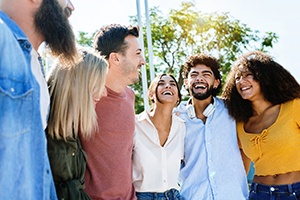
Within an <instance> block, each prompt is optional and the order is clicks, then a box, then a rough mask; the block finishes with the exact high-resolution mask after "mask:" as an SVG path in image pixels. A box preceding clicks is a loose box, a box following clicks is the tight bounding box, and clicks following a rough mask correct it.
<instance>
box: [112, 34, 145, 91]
mask: <svg viewBox="0 0 300 200" xmlns="http://www.w3.org/2000/svg"><path fill="white" fill-rule="evenodd" d="M125 42H126V43H127V49H126V51H125V55H123V54H122V53H121V52H120V53H118V54H119V55H118V59H119V60H120V62H121V63H122V68H121V70H122V73H123V76H124V77H125V78H127V79H128V85H130V84H133V83H136V82H138V81H139V77H140V70H141V67H142V66H143V65H144V64H145V59H144V57H143V56H142V49H141V47H140V45H139V42H138V38H137V37H135V36H132V35H129V36H127V37H126V38H125Z"/></svg>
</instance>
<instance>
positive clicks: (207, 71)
mask: <svg viewBox="0 0 300 200" xmlns="http://www.w3.org/2000/svg"><path fill="white" fill-rule="evenodd" d="M201 73H202V74H204V73H210V74H213V73H212V71H209V70H204V71H202V72H201Z"/></svg>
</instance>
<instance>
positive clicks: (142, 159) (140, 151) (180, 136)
mask: <svg viewBox="0 0 300 200" xmlns="http://www.w3.org/2000/svg"><path fill="white" fill-rule="evenodd" d="M184 136H185V124H184V121H183V120H182V119H180V118H178V117H177V116H176V115H173V116H172V126H171V130H170V133H169V137H168V139H167V141H166V143H165V145H164V146H163V147H162V146H161V145H160V141H159V136H158V132H157V130H156V128H155V126H154V125H153V123H152V122H151V120H150V119H149V116H148V113H147V112H146V111H144V112H142V113H141V114H139V115H137V116H136V125H135V136H134V148H133V184H134V187H135V190H136V192H164V191H166V190H169V189H172V188H175V189H177V190H179V186H178V175H179V170H180V164H181V160H182V159H183V155H184Z"/></svg>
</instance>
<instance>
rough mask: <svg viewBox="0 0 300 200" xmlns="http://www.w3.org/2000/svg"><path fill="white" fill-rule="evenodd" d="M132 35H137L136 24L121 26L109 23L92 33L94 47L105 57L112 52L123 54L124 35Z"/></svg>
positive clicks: (124, 47)
mask: <svg viewBox="0 0 300 200" xmlns="http://www.w3.org/2000/svg"><path fill="white" fill-rule="evenodd" d="M128 35H132V36H135V37H139V27H138V26H129V27H126V26H122V25H120V24H111V25H108V26H104V27H102V28H101V29H100V30H99V31H97V32H96V34H95V35H94V48H95V49H96V50H98V51H99V52H100V53H101V55H103V56H105V58H106V59H108V58H109V55H110V54H111V53H112V52H121V53H122V54H125V50H126V48H127V43H126V42H125V37H127V36H128Z"/></svg>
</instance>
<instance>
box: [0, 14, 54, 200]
mask: <svg viewBox="0 0 300 200" xmlns="http://www.w3.org/2000/svg"><path fill="white" fill-rule="evenodd" d="M31 50H32V46H31V44H30V43H29V41H28V39H27V37H26V36H25V34H24V33H23V31H22V30H21V29H20V28H19V27H18V26H17V24H15V23H14V22H13V21H12V20H11V19H10V18H9V17H8V16H7V15H6V14H5V13H3V12H1V11H0V188H1V192H0V199H18V200H22V199H24V200H48V199H57V197H56V193H55V187H54V184H53V178H52V174H51V170H50V164H49V159H48V155H47V148H46V137H45V132H44V129H43V126H42V119H41V114H40V87H39V84H38V82H37V81H36V79H35V77H34V75H33V73H32V70H31V59H36V58H32V57H31V55H30V52H31Z"/></svg>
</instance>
